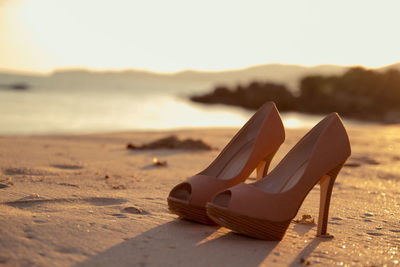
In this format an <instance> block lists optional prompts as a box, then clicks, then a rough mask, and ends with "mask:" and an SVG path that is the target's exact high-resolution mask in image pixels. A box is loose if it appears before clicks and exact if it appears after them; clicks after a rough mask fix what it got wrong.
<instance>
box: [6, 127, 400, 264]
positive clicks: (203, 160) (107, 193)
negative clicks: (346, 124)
mask: <svg viewBox="0 0 400 267" xmlns="http://www.w3.org/2000/svg"><path fill="white" fill-rule="evenodd" d="M235 131H236V130H235V129H209V130H185V131H184V130H180V131H168V132H130V133H114V134H95V135H79V136H42V137H0V216H1V217H0V265H1V264H5V265H10V266H25V265H29V266H168V265H173V266H260V265H261V266H271V265H272V264H273V265H274V266H279V265H283V266H287V265H289V266H296V265H309V264H310V265H323V266H326V265H344V266H345V265H353V264H354V265H363V266H370V265H377V266H381V265H385V264H387V265H389V266H391V265H396V264H397V265H400V263H399V261H400V255H399V254H400V251H399V247H400V209H399V206H400V126H368V127H367V126H357V127H356V126H354V127H351V128H349V134H350V138H351V143H352V149H353V154H352V157H351V158H350V159H349V161H348V164H347V165H346V166H345V167H344V169H343V170H342V172H341V173H340V174H339V177H338V178H337V182H336V184H335V187H334V191H333V196H332V204H331V212H330V220H329V225H328V232H330V233H331V234H333V235H334V238H333V239H321V238H317V237H315V233H316V226H315V225H312V224H298V223H292V224H291V225H290V227H289V229H288V231H287V233H286V235H285V237H284V239H283V240H282V241H281V242H272V241H261V240H256V239H252V238H248V237H245V236H241V235H238V234H234V233H232V232H230V231H229V230H228V229H225V228H218V227H211V226H205V225H200V224H196V223H192V222H188V221H184V220H180V219H177V217H176V216H175V215H173V214H170V213H169V211H168V209H167V202H166V197H167V195H168V192H169V190H170V189H171V188H172V187H173V186H174V185H175V184H177V183H178V182H180V181H182V180H183V179H184V178H186V177H189V176H191V175H193V174H195V173H197V172H198V171H200V170H202V168H204V167H206V166H207V165H208V164H209V163H210V162H211V160H212V159H213V158H214V157H215V156H216V155H217V154H218V152H219V150H212V151H205V152H204V151H203V152H202V151H198V152H193V151H184V150H177V151H173V150H152V151H132V150H127V149H126V144H127V143H134V144H139V145H140V144H142V143H145V142H149V141H154V140H156V139H158V138H161V137H165V136H168V135H170V134H175V135H177V136H178V137H179V138H195V139H197V138H201V139H202V140H203V141H205V142H206V143H208V144H210V145H211V146H212V147H216V148H218V149H222V148H223V147H224V145H225V144H226V143H227V142H228V141H229V139H230V138H231V136H232V135H233V134H234V132H235ZM305 132H306V130H305V129H304V130H300V129H299V130H294V129H291V130H287V139H286V141H285V143H284V145H282V147H281V149H280V150H279V152H278V154H277V155H276V157H275V158H274V160H273V162H272V166H274V165H276V163H277V162H279V160H280V159H281V158H282V157H283V156H284V155H285V153H286V152H287V151H288V150H289V149H290V148H291V147H292V146H293V145H294V144H295V143H296V142H297V140H298V139H299V138H300V137H301V136H302V135H303V134H304V133H305ZM154 157H157V158H158V159H159V160H160V161H167V166H165V167H163V166H153V162H152V161H153V158H154ZM250 181H252V180H251V179H250ZM318 205H319V188H318V186H316V187H315V188H314V189H313V190H312V191H311V192H310V194H309V196H308V197H307V198H306V200H305V202H304V203H303V205H302V207H301V209H300V210H299V213H298V214H297V217H296V218H297V219H301V217H302V215H304V214H309V215H311V216H312V217H313V218H315V219H317V214H318Z"/></svg>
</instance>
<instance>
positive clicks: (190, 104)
mask: <svg viewBox="0 0 400 267" xmlns="http://www.w3.org/2000/svg"><path fill="white" fill-rule="evenodd" d="M398 10H400V2H399V1H394V0H393V1H389V0H383V1H379V2H378V1H365V0H364V1H357V0H355V1H330V2H326V1H318V0H315V1H285V0H284V1H255V0H251V1H232V0H230V1H211V0H203V1H183V0H182V1H180V0H170V1H161V0H160V1H154V0H149V1H135V0H132V1H128V0H126V1H124V0H113V1H103V0H97V1H94V0H85V1H82V0H81V1H78V0H57V1H54V0H53V1H52V0H0V135H35V134H71V133H93V132H113V131H126V130H149V129H151V130H162V129H171V128H191V127H239V126H241V125H242V124H243V123H244V122H245V121H247V119H248V118H249V116H251V114H252V113H253V112H254V110H256V109H257V108H258V107H259V106H260V105H262V103H264V102H265V101H269V100H272V101H275V102H276V103H277V106H278V108H279V109H280V110H281V111H282V116H283V119H284V123H285V125H286V126H287V127H311V126H312V125H313V124H315V123H316V122H317V121H319V119H320V118H321V117H322V116H324V115H325V114H327V113H329V112H332V111H337V112H339V114H341V115H342V116H343V117H344V118H345V121H346V123H348V124H371V123H373V124H376V123H380V124H382V123H385V124H387V123H400V64H399V63H397V62H400V53H399V47H400V35H399V34H398V33H397V31H398V25H400V16H398Z"/></svg>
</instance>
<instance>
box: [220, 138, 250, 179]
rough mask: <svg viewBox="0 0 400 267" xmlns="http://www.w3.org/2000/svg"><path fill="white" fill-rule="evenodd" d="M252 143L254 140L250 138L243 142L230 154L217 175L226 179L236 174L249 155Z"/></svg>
mask: <svg viewBox="0 0 400 267" xmlns="http://www.w3.org/2000/svg"><path fill="white" fill-rule="evenodd" d="M253 143H254V142H253V141H252V140H250V141H248V142H247V143H245V144H244V145H243V146H242V147H241V148H240V149H238V150H237V151H236V153H235V154H234V155H233V156H232V158H231V160H230V161H228V162H227V164H226V165H225V166H224V167H223V168H222V170H221V171H220V173H219V174H218V175H217V177H218V178H219V179H222V180H226V179H231V178H233V177H235V176H236V175H238V174H239V172H240V171H241V170H242V169H243V167H244V165H245V164H246V162H247V160H248V159H249V157H250V154H251V151H252V147H253Z"/></svg>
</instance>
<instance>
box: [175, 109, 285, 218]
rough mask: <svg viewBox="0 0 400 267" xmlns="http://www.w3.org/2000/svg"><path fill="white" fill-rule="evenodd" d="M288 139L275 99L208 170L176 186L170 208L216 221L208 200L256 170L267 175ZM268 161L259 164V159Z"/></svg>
mask: <svg viewBox="0 0 400 267" xmlns="http://www.w3.org/2000/svg"><path fill="white" fill-rule="evenodd" d="M284 140H285V130H284V128H283V123H282V120H281V118H280V116H279V112H278V110H277V109H276V106H275V104H274V103H273V102H267V103H265V104H264V105H263V106H262V107H261V108H260V109H259V110H258V111H257V112H256V113H255V114H254V115H253V116H252V117H251V118H250V120H249V121H248V122H247V123H246V124H245V125H244V126H243V127H242V129H240V131H239V132H238V133H237V134H236V135H235V136H234V137H233V138H232V140H231V141H230V142H229V143H228V145H227V146H226V147H225V148H224V149H223V150H222V152H221V153H220V154H219V155H218V157H217V158H216V159H215V160H214V161H213V162H212V163H211V164H210V166H208V167H207V168H206V169H205V170H203V171H202V172H200V173H198V174H197V175H194V176H192V177H191V178H189V179H187V180H186V181H185V182H183V183H180V184H178V185H177V186H175V187H174V188H173V189H172V190H171V192H170V193H169V196H168V208H169V210H170V211H171V212H172V213H175V214H177V215H178V216H179V217H181V218H185V219H188V220H192V221H196V222H200V223H204V224H215V222H214V221H212V220H211V219H210V218H209V217H208V215H207V211H206V204H207V202H209V201H211V199H212V198H213V197H214V196H215V194H217V193H218V192H220V191H223V190H225V189H227V188H229V187H231V186H234V185H237V184H239V183H241V182H243V181H245V180H246V179H247V178H248V177H249V176H250V174H251V173H252V172H253V171H254V169H256V168H257V169H259V170H260V175H261V177H263V176H265V175H266V172H267V170H268V166H269V163H270V162H271V159H272V157H273V156H274V154H275V152H276V150H278V148H279V147H280V145H281V144H282V143H283V141H284ZM261 161H262V162H264V163H263V164H261V165H260V167H259V168H258V167H257V164H258V163H259V162H261Z"/></svg>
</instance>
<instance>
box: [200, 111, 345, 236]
mask: <svg viewBox="0 0 400 267" xmlns="http://www.w3.org/2000/svg"><path fill="white" fill-rule="evenodd" d="M350 154H351V149H350V141H349V138H348V136H347V133H346V129H345V128H344V126H343V123H342V121H341V119H340V118H339V116H338V115H337V114H336V113H332V114H330V115H328V116H326V117H325V118H324V119H323V120H322V121H320V122H319V123H318V124H317V125H316V126H314V128H313V129H311V130H310V131H309V132H308V133H307V134H306V135H305V136H304V137H303V138H302V139H301V140H300V141H299V142H298V143H297V144H296V145H295V146H294V147H293V148H292V149H291V150H290V151H289V153H288V154H287V155H286V156H285V157H284V158H283V159H282V161H281V162H280V163H279V164H278V165H277V166H276V167H275V169H274V170H273V171H271V172H270V173H269V174H268V175H267V176H265V177H263V178H262V179H261V180H259V181H256V182H254V183H251V184H246V183H241V184H238V185H236V186H233V187H231V188H229V189H227V190H225V191H223V192H220V193H218V194H217V195H216V196H215V197H214V199H213V200H212V202H210V203H208V204H207V214H208V216H209V217H210V218H211V219H212V220H214V221H215V222H216V223H218V224H220V225H222V226H225V227H227V228H230V229H232V230H234V231H236V232H239V233H242V234H245V235H248V236H251V237H255V238H259V239H266V240H281V239H282V238H283V236H284V235H285V232H286V230H287V228H288V227H289V224H290V222H291V221H292V219H293V218H294V217H295V216H296V214H297V212H298V210H299V208H300V207H301V204H302V203H303V201H304V199H305V198H306V196H307V195H308V193H309V192H310V191H311V189H313V187H314V186H315V185H316V184H317V183H318V182H320V184H321V193H320V194H321V196H320V209H319V217H318V228H317V235H318V236H322V237H328V236H329V235H328V234H327V232H326V230H327V223H328V214H329V204H330V199H331V194H332V188H333V185H334V183H335V179H336V177H337V175H338V173H339V171H340V169H341V168H342V166H343V164H344V162H345V161H346V160H347V158H348V157H349V156H350ZM333 166H334V167H333ZM262 167H263V166H262ZM264 167H265V166H264ZM260 170H261V168H260ZM263 171H264V169H263Z"/></svg>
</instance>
